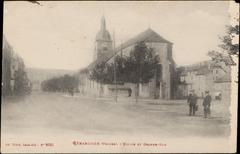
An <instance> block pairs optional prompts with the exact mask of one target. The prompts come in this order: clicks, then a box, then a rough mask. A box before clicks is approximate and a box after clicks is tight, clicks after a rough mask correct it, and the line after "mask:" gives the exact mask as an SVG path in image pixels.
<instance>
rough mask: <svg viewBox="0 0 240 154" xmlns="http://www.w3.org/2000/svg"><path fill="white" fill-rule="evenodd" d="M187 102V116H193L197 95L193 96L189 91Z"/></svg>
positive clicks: (192, 92) (192, 91)
mask: <svg viewBox="0 0 240 154" xmlns="http://www.w3.org/2000/svg"><path fill="white" fill-rule="evenodd" d="M187 102H188V104H189V116H191V115H193V116H194V115H195V111H196V105H197V95H196V94H195V92H194V90H191V93H190V94H189V96H188V98H187Z"/></svg>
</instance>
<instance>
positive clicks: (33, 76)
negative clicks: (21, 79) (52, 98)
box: [26, 68, 76, 90]
mask: <svg viewBox="0 0 240 154" xmlns="http://www.w3.org/2000/svg"><path fill="white" fill-rule="evenodd" d="M26 72H27V75H28V78H29V80H30V81H31V82H32V84H33V90H38V89H40V84H41V82H42V81H44V80H47V79H50V78H53V77H58V76H62V75H64V74H69V75H72V74H74V73H76V71H72V70H64V69H43V68H26Z"/></svg>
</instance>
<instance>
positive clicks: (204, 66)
mask: <svg viewBox="0 0 240 154" xmlns="http://www.w3.org/2000/svg"><path fill="white" fill-rule="evenodd" d="M230 87H231V68H230V66H228V65H226V64H225V63H218V64H216V63H213V62H212V61H204V62H201V63H197V64H194V65H189V66H185V67H184V69H183V71H182V72H181V73H180V84H179V85H178V87H177V93H179V95H178V97H180V98H181V97H182V98H184V97H186V96H187V95H188V94H189V93H190V91H191V90H194V91H195V93H196V94H197V95H198V97H204V93H205V91H209V92H210V93H211V95H213V97H214V98H217V97H218V96H219V95H221V97H225V98H226V97H229V95H228V94H227V93H229V94H230V92H231V90H230V89H231V88H230Z"/></svg>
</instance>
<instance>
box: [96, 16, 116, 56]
mask: <svg viewBox="0 0 240 154" xmlns="http://www.w3.org/2000/svg"><path fill="white" fill-rule="evenodd" d="M111 52H113V48H112V39H111V35H110V33H109V32H108V31H107V29H106V21H105V17H104V16H103V17H102V19H101V28H100V30H99V32H98V33H97V35H96V39H95V49H94V57H93V60H94V61H95V60H97V59H99V58H100V57H103V56H105V55H107V54H109V53H111Z"/></svg>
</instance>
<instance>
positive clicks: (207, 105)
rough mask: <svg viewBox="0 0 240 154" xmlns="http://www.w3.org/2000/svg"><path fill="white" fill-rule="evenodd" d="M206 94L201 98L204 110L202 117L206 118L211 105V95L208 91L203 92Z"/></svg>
mask: <svg viewBox="0 0 240 154" xmlns="http://www.w3.org/2000/svg"><path fill="white" fill-rule="evenodd" d="M205 94H206V96H205V97H204V99H203V110H204V118H207V117H208V116H210V113H211V111H210V106H211V101H212V97H211V95H210V94H209V91H206V92H205Z"/></svg>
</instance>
